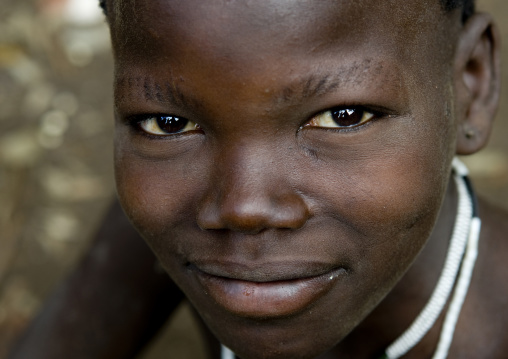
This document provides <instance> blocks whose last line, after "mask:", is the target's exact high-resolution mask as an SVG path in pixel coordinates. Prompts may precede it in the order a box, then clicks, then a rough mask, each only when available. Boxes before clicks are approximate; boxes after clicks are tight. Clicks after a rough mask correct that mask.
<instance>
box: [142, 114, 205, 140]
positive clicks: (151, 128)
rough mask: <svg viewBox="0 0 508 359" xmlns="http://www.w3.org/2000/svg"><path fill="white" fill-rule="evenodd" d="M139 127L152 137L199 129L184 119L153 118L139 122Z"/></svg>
mask: <svg viewBox="0 0 508 359" xmlns="http://www.w3.org/2000/svg"><path fill="white" fill-rule="evenodd" d="M139 127H140V128H141V129H142V130H143V131H145V132H146V133H149V134H151V135H157V136H167V135H174V134H177V133H182V132H188V131H193V130H197V129H199V126H198V125H197V124H196V123H194V122H192V121H189V120H187V119H186V118H183V117H177V116H153V117H149V118H147V119H145V120H143V121H141V122H139Z"/></svg>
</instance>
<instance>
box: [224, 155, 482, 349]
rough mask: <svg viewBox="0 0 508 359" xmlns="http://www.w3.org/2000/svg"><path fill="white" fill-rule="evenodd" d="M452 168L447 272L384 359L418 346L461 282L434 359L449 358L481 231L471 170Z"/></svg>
mask: <svg viewBox="0 0 508 359" xmlns="http://www.w3.org/2000/svg"><path fill="white" fill-rule="evenodd" d="M452 167H453V170H454V179H455V183H456V185H457V191H458V206H457V207H458V208H457V216H456V219H455V225H454V228H453V234H452V238H451V240H450V246H449V248H448V253H447V255H446V260H445V265H444V268H443V271H442V273H441V276H440V278H439V281H438V283H437V285H436V288H435V289H434V292H433V293H432V296H431V298H430V300H429V301H428V302H427V304H426V305H425V307H424V308H423V310H422V311H421V312H420V314H419V315H418V317H417V318H416V319H415V320H414V322H413V324H411V326H410V327H409V328H408V329H407V330H406V331H405V332H404V333H403V334H402V335H401V336H400V337H399V338H398V339H397V340H395V341H394V342H393V343H392V344H391V345H390V346H389V347H388V348H387V349H386V351H385V353H384V354H383V356H382V357H381V358H386V359H397V358H399V357H401V356H402V355H404V354H406V353H407V352H408V351H409V350H411V348H413V347H414V346H415V345H416V344H418V343H419V342H420V340H422V338H423V337H424V336H425V334H427V332H428V331H429V330H430V328H432V327H433V326H434V324H435V322H436V320H437V318H438V317H439V315H440V314H441V312H442V311H443V308H444V307H445V305H446V303H447V302H448V299H449V297H450V293H451V291H452V289H453V284H454V283H455V282H457V283H456V285H455V290H454V293H453V296H452V300H451V302H450V306H449V308H448V311H447V313H446V316H445V320H444V323H443V328H442V329H441V335H440V338H439V342H438V345H437V349H436V351H435V352H434V356H433V357H432V359H444V358H446V357H447V355H448V350H449V349H450V345H451V343H452V339H453V334H454V332H455V326H456V324H457V320H458V318H459V314H460V310H461V309H462V305H463V303H464V299H465V298H466V294H467V291H468V288H469V284H470V282H471V276H472V273H473V268H474V265H475V262H476V257H477V254H478V240H479V238H480V227H481V221H480V218H478V215H477V211H476V203H475V198H474V195H473V193H472V189H471V186H470V184H469V180H468V179H467V174H468V170H467V168H466V166H465V165H464V164H463V163H462V162H460V161H459V160H458V159H457V158H455V159H454V160H453V162H452ZM461 263H462V264H461ZM459 271H460V273H459ZM221 358H222V359H235V354H234V353H233V352H232V351H231V350H230V349H229V348H227V347H225V346H224V345H222V350H221Z"/></svg>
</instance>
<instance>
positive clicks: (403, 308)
mask: <svg viewBox="0 0 508 359" xmlns="http://www.w3.org/2000/svg"><path fill="white" fill-rule="evenodd" d="M113 10H114V11H112V12H111V13H110V17H109V22H110V25H111V27H112V37H113V43H114V50H115V57H116V61H117V62H116V64H117V67H116V82H115V90H116V101H117V108H116V110H117V120H118V123H117V135H116V145H117V147H116V160H117V179H118V186H119V194H120V196H121V200H122V203H123V206H124V208H125V210H126V211H127V213H128V215H129V216H130V217H131V219H132V220H133V221H134V223H135V225H136V226H137V228H138V230H139V231H140V232H141V233H142V234H143V236H144V237H145V239H146V241H147V242H148V244H149V245H150V246H151V247H152V249H153V250H154V251H155V253H156V254H157V256H158V257H159V258H160V260H161V261H162V262H163V263H164V266H165V267H166V270H167V271H168V272H169V273H170V274H171V276H172V277H173V279H174V280H175V281H177V284H178V285H179V286H180V287H181V288H182V289H183V290H184V291H185V292H186V294H187V295H188V297H189V298H190V300H191V301H192V302H193V304H194V305H195V307H196V308H197V309H198V310H199V312H200V314H201V315H202V317H203V319H204V322H205V323H206V324H207V325H208V326H209V328H210V329H211V330H212V331H213V333H212V332H210V331H208V333H207V334H208V336H207V337H208V338H209V339H210V344H211V345H210V348H211V349H212V350H211V353H210V357H211V358H218V355H219V343H218V342H217V340H216V338H215V335H216V336H217V337H218V338H219V339H220V340H221V341H223V342H224V343H226V344H227V345H229V346H230V347H231V348H233V349H234V350H235V351H236V352H237V353H238V354H240V355H241V357H242V358H264V357H268V358H269V357H283V358H285V357H290V358H298V357H309V358H311V357H315V356H316V355H318V354H319V358H320V359H325V358H342V359H344V358H355V359H358V358H375V357H376V356H377V355H378V354H379V353H380V352H381V351H382V350H383V349H384V348H386V346H387V345H389V344H390V343H391V342H392V341H393V340H394V339H395V338H396V337H397V336H398V335H400V333H402V332H403V331H404V330H405V329H406V328H407V326H408V325H409V324H410V323H411V322H412V321H413V320H414V318H415V317H416V316H417V315H418V313H419V312H420V311H421V309H422V307H423V306H424V305H425V303H426V301H427V300H428V296H429V295H430V293H431V292H432V290H433V288H434V286H435V284H436V281H437V278H438V277H439V272H440V270H441V268H442V267H443V261H444V257H445V254H446V250H447V246H448V239H449V238H450V235H451V231H452V228H451V224H452V223H453V219H454V217H455V213H456V200H457V199H456V195H455V188H454V186H453V184H448V177H449V161H450V159H451V157H452V156H453V154H454V153H455V152H456V153H460V154H470V153H474V152H476V151H477V150H479V149H481V147H482V146H483V145H484V144H485V142H486V141H487V138H488V133H489V131H490V128H491V120H492V118H493V115H494V112H495V109H496V105H497V101H498V91H499V78H500V75H499V48H498V47H499V41H498V35H497V32H496V29H495V27H494V26H493V25H492V23H491V20H490V18H489V17H488V16H486V15H482V14H476V15H474V16H473V17H472V18H470V19H469V20H468V22H467V23H466V24H465V25H464V26H463V24H462V23H461V19H460V18H461V15H460V11H459V10H457V11H456V12H455V13H451V14H448V15H445V14H444V13H440V10H439V6H438V5H436V4H434V3H433V2H430V1H429V2H425V1H416V0H415V1H413V0H407V1H403V0H399V1H386V2H384V1H383V2H379V1H362V2H361V5H360V2H357V1H341V2H337V1H321V2H304V1H292V2H285V1H273V2H272V1H264V2H254V1H214V0H212V1H206V2H202V1H201V2H200V1H192V0H186V1H183V0H181V1H162V0H161V1H150V2H141V1H136V2H134V1H122V2H117V3H116V5H115V8H114V9H113ZM439 14H442V15H439ZM335 106H343V108H344V107H346V108H348V107H354V106H367V107H369V108H370V107H371V106H373V107H374V108H373V109H372V110H376V111H375V112H376V113H377V117H376V118H374V119H372V120H371V122H369V123H366V125H364V126H363V127H359V128H356V129H354V130H347V131H341V130H336V129H330V128H328V129H323V128H316V126H318V125H320V124H322V122H320V121H317V119H318V118H320V117H316V116H315V115H316V114H318V113H320V111H323V110H327V109H328V108H330V107H335ZM132 114H135V115H143V116H144V117H143V118H147V117H150V115H153V114H167V115H170V114H171V115H177V116H181V117H186V118H188V119H189V120H191V121H194V122H196V123H197V124H198V125H199V127H198V128H195V127H192V128H193V131H190V132H188V133H185V134H181V135H177V136H173V137H155V136H146V135H144V134H143V132H142V131H141V129H142V127H140V126H138V122H139V121H140V120H139V117H138V118H137V119H136V120H133V119H132V118H131V117H130V116H131V115H132ZM143 123H144V124H146V123H147V122H143ZM148 128H150V127H148ZM467 133H473V136H466V134H467ZM480 217H481V218H482V234H481V239H480V248H479V253H480V254H479V258H478V261H477V265H476V268H475V271H474V274H473V278H472V282H471V287H470V290H469V292H468V296H467V298H466V302H465V304H464V307H463V309H462V312H461V315H460V318H459V322H458V324H457V330H456V332H455V336H454V340H453V343H452V347H451V350H450V355H449V357H450V358H471V359H477V358H505V357H506V352H507V350H508V348H507V344H506V343H508V340H507V339H508V338H506V333H508V328H507V323H508V313H507V310H506V308H507V305H508V303H507V300H506V298H508V288H507V284H506V283H508V277H507V274H506V273H507V271H506V270H505V268H506V264H505V262H506V257H507V256H508V241H506V239H505V238H506V233H507V231H508V214H507V213H506V212H505V211H502V210H500V209H498V208H494V207H492V206H490V205H488V204H485V203H484V202H480ZM429 233H430V235H429ZM210 262H211V263H212V264H213V265H210ZM155 263H156V262H155V258H154V256H153V255H152V253H151V252H150V251H148V250H147V248H146V246H144V245H143V244H142V242H140V240H139V238H138V236H137V234H136V233H134V232H133V230H132V228H131V227H130V225H129V223H128V222H127V220H126V219H125V217H124V216H123V215H122V213H121V211H120V209H119V207H118V206H117V205H116V206H114V207H113V208H112V210H111V212H110V213H109V214H108V216H107V217H106V218H105V221H104V224H103V226H102V228H101V230H100V231H99V232H98V234H97V236H96V241H95V242H94V243H93V245H92V247H91V249H90V252H89V253H88V254H87V256H86V257H85V258H84V260H83V262H82V263H81V264H80V265H79V267H78V269H77V270H76V272H75V273H73V275H71V276H70V277H69V278H68V279H67V280H66V281H65V283H64V284H63V285H62V286H61V288H60V289H59V290H58V291H57V292H56V293H55V294H54V295H53V296H52V297H51V298H50V300H49V301H48V304H47V305H46V306H45V308H44V310H43V312H42V313H41V315H40V316H39V317H38V319H37V320H36V321H35V322H34V323H33V324H32V326H31V327H30V329H29V331H28V332H27V333H26V334H25V336H24V337H23V338H22V339H21V341H20V343H19V344H18V346H17V348H16V350H15V351H14V352H13V354H12V356H11V357H10V358H30V359H37V358H71V357H72V358H79V357H84V358H108V359H113V358H118V359H119V358H130V357H134V356H135V355H136V353H137V352H138V351H139V349H140V348H141V347H142V346H143V345H144V344H145V343H146V342H147V340H149V338H150V337H151V336H152V335H153V333H155V331H156V330H157V328H159V327H160V325H162V323H163V321H164V320H165V319H166V317H167V316H168V315H169V313H170V312H171V311H172V310H173V308H174V307H175V306H176V305H177V304H178V302H179V301H180V299H181V298H182V294H181V292H180V290H179V289H178V288H176V287H175V286H174V283H173V282H171V281H170V280H168V278H167V277H166V276H164V275H161V274H160V273H157V272H156V271H154V270H153V268H154V264H155ZM191 263H193V264H191ZM203 263H205V264H204V265H203ZM196 264H197V265H199V266H201V267H203V268H204V269H205V270H209V271H215V272H217V271H222V273H223V274H227V275H229V276H230V277H244V279H245V278H250V280H251V281H250V283H245V282H246V281H245V280H244V281H243V282H242V283H240V284H238V283H233V284H231V283H230V282H229V287H228V288H231V287H232V288H233V289H235V288H236V289H238V287H240V288H243V289H246V290H245V291H244V293H245V295H244V296H243V297H242V296H241V295H240V296H239V295H237V294H238V293H237V292H238V291H236V292H235V291H233V293H231V294H232V295H231V298H233V299H234V300H231V301H229V302H227V301H226V302H224V301H222V302H221V300H220V299H223V298H220V296H219V298H218V299H219V300H216V299H217V295H215V296H214V294H213V293H211V292H210V291H209V289H210V288H208V287H206V285H208V284H209V283H208V282H206V280H205V281H204V282H203V280H202V279H203V276H202V275H201V274H200V273H199V271H198V270H197V265H196ZM337 267H338V268H339V269H340V270H338V271H337V273H335V277H333V278H334V279H333V280H331V281H330V283H332V285H331V286H330V285H324V286H318V287H319V289H321V290H320V291H319V295H317V296H314V295H313V294H312V293H314V292H313V291H309V290H308V289H309V288H306V289H305V290H303V291H300V292H303V295H299V297H302V296H303V297H305V298H307V297H308V296H309V295H310V298H311V300H310V303H308V301H306V300H304V301H303V304H302V301H301V300H300V301H298V300H294V298H292V296H290V295H288V296H286V297H284V296H282V297H283V298H282V299H283V300H280V301H274V300H273V296H272V297H270V291H266V290H264V289H263V288H264V287H266V285H265V284H263V283H265V282H266V281H267V280H270V279H274V278H277V277H278V278H279V279H286V282H284V281H279V282H277V283H276V284H277V285H276V287H284V288H290V289H291V288H292V289H294V285H292V284H291V283H287V279H288V277H292V276H293V277H295V276H296V277H299V276H300V277H301V276H304V275H305V274H307V275H308V274H312V273H315V274H316V272H319V271H322V270H323V268H325V269H326V270H328V269H333V268H337ZM224 272H226V273H224ZM227 281H228V280H226V279H223V280H222V282H227ZM254 281H256V282H254ZM216 282H217V281H216V280H215V282H213V283H216ZM283 282H284V283H283ZM207 283H208V284H207ZM203 285H205V287H203ZM268 286H270V284H268ZM323 288H324V289H323ZM211 289H212V290H213V288H211ZM265 289H266V288H265ZM295 292H298V290H296V291H295ZM235 293H236V294H235ZM240 293H241V292H240ZM259 293H262V294H263V293H264V295H265V296H264V297H263V296H261V297H260V296H259V295H258V294H259ZM288 293H291V291H290V290H288ZM309 293H310V294H309ZM208 294H210V295H208ZM247 294H249V295H247ZM267 294H268V295H267ZM297 294H298V293H297ZM250 298H257V299H259V303H260V304H259V305H258V304H256V301H252V300H250ZM279 299H280V298H279ZM294 303H299V304H298V305H297V306H296V307H295V305H294ZM302 305H303V309H302ZM70 314H72V315H70ZM441 324H442V317H441V318H439V320H438V322H437V323H436V325H435V326H434V327H433V328H432V329H431V331H430V332H429V334H428V335H426V336H425V338H424V339H423V340H422V341H421V342H420V343H419V344H418V345H417V346H416V347H415V348H414V349H412V350H411V351H410V352H409V353H408V354H407V355H406V356H405V357H404V358H428V357H431V355H432V353H433V351H434V349H435V345H436V343H437V340H438V336H439V332H440V328H441ZM98 328H99V329H101V330H102V332H101V333H102V335H99V334H101V333H100V332H99V331H98ZM348 333H349V334H348Z"/></svg>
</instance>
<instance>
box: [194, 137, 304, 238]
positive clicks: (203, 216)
mask: <svg viewBox="0 0 508 359" xmlns="http://www.w3.org/2000/svg"><path fill="white" fill-rule="evenodd" d="M277 147H278V146H277V145H276V144H274V143H273V142H272V143H270V144H268V145H265V146H262V145H259V143H258V144H257V145H249V144H245V143H242V144H236V145H233V146H231V145H230V146H229V147H228V148H225V149H224V150H222V151H219V152H218V156H217V158H216V161H215V162H214V164H213V166H214V170H213V179H212V180H211V181H210V187H209V190H208V192H207V193H206V195H205V198H204V200H203V203H202V206H201V208H200V210H199V214H198V224H199V226H200V227H201V228H203V229H228V230H233V231H238V232H245V233H258V232H260V231H263V230H264V229H269V228H292V229H296V228H300V227H301V226H303V225H304V224H305V222H306V220H307V217H308V208H307V205H306V203H305V201H304V198H303V197H302V196H301V195H300V194H299V193H298V191H297V190H296V188H294V185H293V184H292V181H291V173H290V170H289V166H288V164H287V163H285V161H284V158H283V157H284V155H283V154H281V153H280V151H278V149H277Z"/></svg>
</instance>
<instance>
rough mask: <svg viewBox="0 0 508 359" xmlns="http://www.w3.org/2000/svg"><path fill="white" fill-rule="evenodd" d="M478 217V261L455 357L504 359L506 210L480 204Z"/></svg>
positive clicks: (507, 338)
mask: <svg viewBox="0 0 508 359" xmlns="http://www.w3.org/2000/svg"><path fill="white" fill-rule="evenodd" d="M480 218H481V220H482V229H481V236H480V243H479V248H478V259H477V261H476V266H475V269H474V272H473V278H472V281H471V285H470V288H469V292H468V295H467V299H466V302H465V303H464V307H463V308H462V313H461V315H460V320H459V323H458V326H457V333H456V338H455V340H454V341H455V343H456V347H455V349H456V350H457V349H458V351H459V352H462V355H458V356H457V357H461V358H506V353H507V352H508V211H507V210H505V209H502V208H500V207H497V206H493V205H491V204H489V203H487V202H485V201H480ZM461 349H462V350H461ZM466 353H467V354H466Z"/></svg>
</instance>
